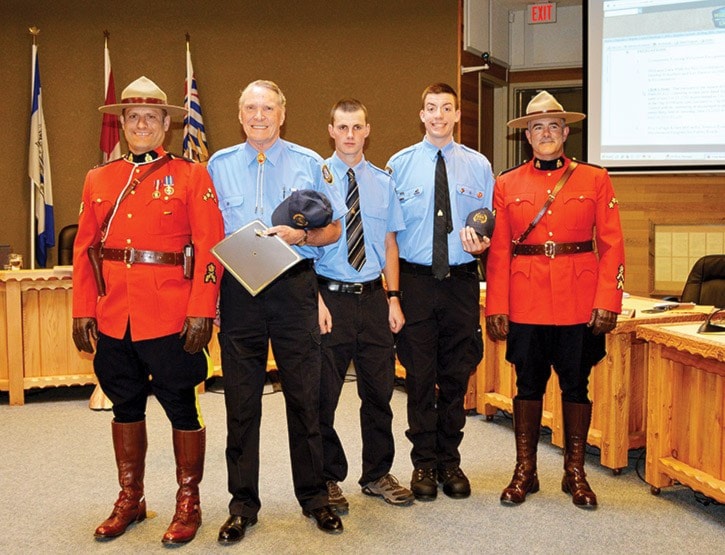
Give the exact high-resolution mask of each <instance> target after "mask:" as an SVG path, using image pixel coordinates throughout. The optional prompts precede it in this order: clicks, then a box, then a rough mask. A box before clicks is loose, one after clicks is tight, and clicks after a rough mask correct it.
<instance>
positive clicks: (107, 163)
mask: <svg viewBox="0 0 725 555" xmlns="http://www.w3.org/2000/svg"><path fill="white" fill-rule="evenodd" d="M122 160H123V156H121V157H120V158H114V159H113V160H108V161H107V162H103V163H102V164H96V165H95V166H93V169H94V170H95V169H97V168H103V167H106V166H108V165H109V164H113V163H114V162H120V161H122Z"/></svg>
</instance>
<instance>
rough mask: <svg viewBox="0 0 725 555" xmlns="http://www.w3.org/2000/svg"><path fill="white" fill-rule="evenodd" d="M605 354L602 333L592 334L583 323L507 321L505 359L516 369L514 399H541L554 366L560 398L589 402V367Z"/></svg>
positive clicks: (567, 400) (573, 401)
mask: <svg viewBox="0 0 725 555" xmlns="http://www.w3.org/2000/svg"><path fill="white" fill-rule="evenodd" d="M605 354H606V351H605V335H594V334H593V333H592V331H591V328H588V327H587V325H586V324H576V325H572V326H547V325H534V324H517V323H516V322H511V323H510V324H509V334H508V337H507V338H506V360H508V361H509V362H510V363H511V364H513V365H514V367H515V370H516V389H517V394H516V398H517V399H523V400H531V401H540V400H541V399H543V398H544V393H545V392H546V384H547V382H548V381H549V377H550V376H551V368H552V366H553V367H554V371H555V372H556V374H557V376H558V377H559V385H560V387H561V398H562V400H563V401H565V402H570V403H588V402H589V375H590V374H591V371H592V366H594V365H595V364H596V363H597V362H599V361H600V360H602V359H603V358H604V355H605Z"/></svg>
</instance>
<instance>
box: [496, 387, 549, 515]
mask: <svg viewBox="0 0 725 555" xmlns="http://www.w3.org/2000/svg"><path fill="white" fill-rule="evenodd" d="M542 405H543V403H542V401H524V400H519V399H514V434H515V436H516V468H515V469H514V475H513V478H511V483H510V484H509V485H508V486H506V489H504V490H503V493H501V503H502V504H504V505H511V504H514V505H518V504H519V503H523V502H524V501H526V494H527V493H536V492H537V491H539V477H538V475H537V473H536V449H537V445H538V443H539V432H540V430H541V411H542Z"/></svg>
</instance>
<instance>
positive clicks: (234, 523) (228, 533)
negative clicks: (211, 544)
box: [218, 515, 257, 543]
mask: <svg viewBox="0 0 725 555" xmlns="http://www.w3.org/2000/svg"><path fill="white" fill-rule="evenodd" d="M255 524H257V517H256V516H239V515H232V516H230V517H229V518H228V519H227V521H226V522H225V523H224V524H222V527H221V528H220V529H219V538H218V541H219V543H237V542H238V541H241V539H242V538H243V537H244V532H245V531H246V529H247V526H254V525H255Z"/></svg>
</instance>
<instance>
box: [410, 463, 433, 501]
mask: <svg viewBox="0 0 725 555" xmlns="http://www.w3.org/2000/svg"><path fill="white" fill-rule="evenodd" d="M410 491H412V492H413V495H415V498H416V499H418V500H420V501H433V500H434V499H435V498H436V496H437V495H438V484H437V483H436V473H435V470H433V469H432V468H416V469H415V470H414V471H413V477H412V478H411V479H410Z"/></svg>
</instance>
